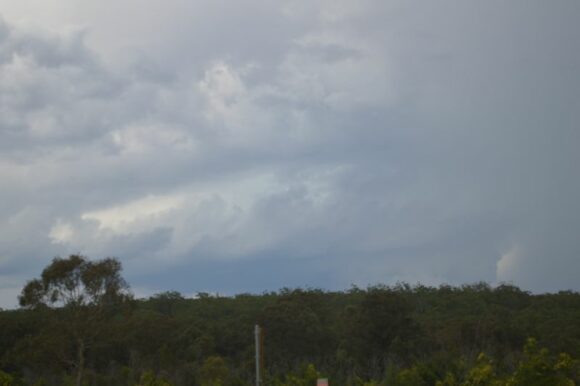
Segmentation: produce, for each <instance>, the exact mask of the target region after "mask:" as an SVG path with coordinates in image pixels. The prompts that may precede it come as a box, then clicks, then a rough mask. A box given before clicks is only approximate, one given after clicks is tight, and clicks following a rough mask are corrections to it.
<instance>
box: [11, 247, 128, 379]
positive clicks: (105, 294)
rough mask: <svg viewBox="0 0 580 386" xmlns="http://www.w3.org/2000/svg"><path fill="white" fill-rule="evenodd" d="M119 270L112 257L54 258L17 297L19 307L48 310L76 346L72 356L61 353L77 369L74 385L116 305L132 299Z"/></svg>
mask: <svg viewBox="0 0 580 386" xmlns="http://www.w3.org/2000/svg"><path fill="white" fill-rule="evenodd" d="M121 269H122V268H121V263H120V262H119V261H118V260H117V259H114V258H106V259H102V260H98V261H94V262H93V261H90V260H88V259H87V258H86V257H84V256H81V255H71V256H69V257H68V258H66V259H63V258H59V257H56V258H54V259H53V260H52V262H51V264H50V265H48V266H47V267H46V268H45V269H44V270H43V271H42V274H41V277H40V278H39V279H33V280H31V281H29V282H28V283H27V284H26V285H25V287H24V288H23V289H22V293H21V294H20V296H19V301H20V305H21V306H22V307H25V308H31V309H44V310H45V311H47V312H49V314H51V315H52V316H53V317H54V318H53V319H52V321H53V322H54V324H53V326H54V327H56V328H57V329H58V330H59V332H60V333H61V334H63V335H64V336H65V337H66V338H67V339H68V340H69V344H71V345H72V346H73V347H75V348H76V350H74V351H75V353H74V354H73V356H72V358H66V357H67V355H66V353H64V354H63V360H66V361H67V362H68V363H69V364H70V365H72V366H73V367H74V368H75V369H76V385H77V386H80V385H81V383H82V379H83V372H84V370H85V366H86V364H85V362H86V361H85V355H86V352H87V350H88V349H90V347H91V345H93V344H94V343H96V342H97V341H98V340H99V338H100V337H102V333H103V332H104V330H105V329H106V326H107V321H109V320H110V319H111V317H112V316H113V315H115V312H116V311H117V310H118V309H119V308H118V307H119V306H120V305H122V304H124V303H126V302H127V301H128V300H130V299H131V294H130V292H129V286H128V284H127V282H126V281H125V280H124V279H123V278H122V277H121Z"/></svg>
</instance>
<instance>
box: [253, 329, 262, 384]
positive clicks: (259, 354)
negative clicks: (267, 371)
mask: <svg viewBox="0 0 580 386" xmlns="http://www.w3.org/2000/svg"><path fill="white" fill-rule="evenodd" d="M261 335H262V333H261V331H260V326H259V325H257V324H256V325H255V326H254V344H255V345H256V386H260V385H261V384H262V374H261V373H260V372H261V368H260V367H261V364H262V352H261V349H262V336H261Z"/></svg>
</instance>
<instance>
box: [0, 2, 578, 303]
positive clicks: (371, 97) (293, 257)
mask: <svg viewBox="0 0 580 386" xmlns="http://www.w3.org/2000/svg"><path fill="white" fill-rule="evenodd" d="M46 3H47V4H51V7H49V8H50V9H44V8H43V7H44V5H39V4H37V3H35V2H33V1H31V0H30V1H19V2H16V1H12V0H0V6H1V7H0V9H2V12H3V14H4V15H3V18H2V19H1V20H0V181H1V184H2V189H1V190H0V279H1V280H0V305H1V306H11V305H14V303H15V294H16V293H18V290H19V289H20V288H21V287H22V285H23V283H24V281H25V280H27V279H30V278H32V277H34V276H36V275H38V272H39V271H40V269H41V268H42V267H43V266H44V265H46V264H47V262H48V261H50V259H51V258H52V257H53V256H55V255H66V254H68V253H72V252H81V253H84V254H87V255H88V256H90V257H93V258H99V257H104V256H108V255H113V256H118V257H119V258H120V259H121V260H122V261H123V263H124V266H125V270H126V276H127V277H128V278H129V280H130V282H131V283H132V285H133V286H134V288H136V291H137V292H138V293H142V294H147V293H151V292H153V291H157V290H166V289H178V290H181V291H184V292H186V293H191V292H194V291H201V290H206V291H218V292H225V293H231V292H240V291H262V290H269V289H276V288H279V287H281V286H295V285H311V286H323V287H326V288H344V287H346V286H348V285H349V284H351V283H356V284H360V285H365V284H368V283H375V282H379V281H380V282H388V283H390V282H394V281H397V280H406V281H410V282H416V281H421V282H424V283H427V284H436V283H442V282H449V283H462V282H472V281H477V280H486V281H490V282H498V281H511V282H514V283H515V284H518V285H521V286H523V287H524V288H526V289H530V290H534V291H552V290H558V289H568V288H571V289H576V290H578V289H580V287H579V286H578V284H577V280H576V276H577V275H576V274H577V273H578V272H580V255H579V254H580V241H579V240H580V238H578V237H577V233H578V229H580V220H579V218H580V216H579V215H580V204H579V203H578V197H580V179H579V178H578V172H577V166H576V165H578V164H579V161H580V156H578V154H579V152H578V151H577V147H578V144H580V129H579V127H578V124H579V122H580V119H579V118H580V78H579V77H578V76H577V74H578V70H579V69H580V52H579V51H578V50H577V42H578V41H579V39H580V28H579V27H578V26H577V23H576V20H575V15H578V12H579V11H580V5H578V3H577V2H574V1H561V2H557V3H550V4H548V3H545V2H541V1H514V2H510V3H509V4H507V3H505V2H500V1H489V2H485V3H480V2H461V3H459V2H453V1H447V2H438V3H437V4H434V3H430V2H424V3H413V4H411V3H408V2H405V1H389V2H383V1H370V0H369V1H360V2H356V4H355V3H353V2H350V1H348V2H347V1H344V2H343V1H332V2H328V1H322V0H320V1H310V2H307V1H286V2H281V3H273V2H266V1H259V0H244V1H243V2H241V3H236V5H234V6H232V5H231V3H226V2H222V1H195V2H192V1H184V0H183V1H182V0H172V1H169V2H164V3H163V4H161V3H159V4H157V3H154V2H152V3H150V4H147V5H143V4H142V3H141V2H138V1H136V0H126V1H122V2H113V1H99V2H97V1H87V2H84V3H83V6H82V7H80V6H79V5H78V4H76V3H75V2H74V1H72V0H66V1H64V0H63V1H59V2H58V3H57V2H51V1H49V2H46ZM43 4H44V3H43ZM57 5H58V6H57Z"/></svg>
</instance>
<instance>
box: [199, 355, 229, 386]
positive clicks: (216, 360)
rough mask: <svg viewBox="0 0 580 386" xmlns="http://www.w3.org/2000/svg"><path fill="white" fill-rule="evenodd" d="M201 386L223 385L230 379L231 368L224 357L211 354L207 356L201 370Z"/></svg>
mask: <svg viewBox="0 0 580 386" xmlns="http://www.w3.org/2000/svg"><path fill="white" fill-rule="evenodd" d="M199 373H200V375H199V380H200V382H201V386H223V385H225V384H226V382H227V381H228V379H229V375H230V374H229V370H228V367H227V366H226V363H225V361H224V360H223V358H221V357H219V356H211V357H209V358H207V359H206V360H205V361H204V362H203V365H202V366H201V369H200V371H199Z"/></svg>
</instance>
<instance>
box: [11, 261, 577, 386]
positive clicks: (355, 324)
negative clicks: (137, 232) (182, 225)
mask: <svg viewBox="0 0 580 386" xmlns="http://www.w3.org/2000/svg"><path fill="white" fill-rule="evenodd" d="M55 262H56V263H55ZM88 263H90V262H88V261H87V260H86V259H85V258H84V257H81V256H75V257H70V258H69V259H55V261H53V264H54V265H53V264H50V265H49V267H47V269H45V271H44V272H43V274H42V275H41V276H40V278H38V279H36V280H33V281H32V282H30V283H32V284H30V285H27V286H26V287H25V289H24V290H23V292H22V294H21V301H22V302H23V304H24V307H23V308H22V309H20V310H12V311H1V312H0V355H1V357H0V370H1V371H3V372H4V373H0V374H1V375H0V377H2V376H3V377H4V378H6V379H9V381H6V382H12V384H15V385H18V386H20V385H22V386H24V385H35V384H36V385H37V386H40V385H42V386H63V385H69V384H75V383H76V384H78V382H79V378H78V372H77V370H78V368H79V367H78V364H79V363H81V360H80V356H79V354H80V353H82V360H83V361H84V363H85V365H86V366H85V371H84V374H83V376H82V381H83V383H84V384H85V385H90V386H126V385H139V386H144V385H155V386H159V385H164V386H167V385H174V386H198V385H202V384H203V385H208V386H209V385H211V386H215V385H221V386H250V385H253V383H254V369H255V364H254V346H253V345H254V339H253V327H254V324H255V323H256V322H257V323H259V324H260V325H261V326H262V327H263V328H264V331H265V341H264V351H265V360H264V369H265V373H266V376H265V382H264V386H288V385H292V386H307V385H315V384H316V379H317V378H318V377H319V376H320V373H322V374H324V377H328V378H329V380H330V384H331V385H345V386H378V385H380V386H404V385H406V386H414V385H418V386H421V385H439V386H476V385H478V386H500V385H501V386H506V385H511V386H516V385H532V386H534V385H556V386H558V385H571V384H573V383H571V382H574V384H580V379H579V374H578V373H579V370H578V369H579V365H578V361H577V358H578V357H579V355H580V324H579V323H578V322H577V321H578V320H580V294H578V293H574V292H561V293H558V294H547V295H532V294H530V293H527V292H525V291H521V290H519V289H518V288H517V287H513V286H508V285H501V286H499V287H496V288H492V287H490V286H489V285H487V284H485V283H476V284H473V285H466V286H461V287H451V286H441V287H439V288H433V287H426V286H421V285H417V286H409V285H407V284H398V285H396V286H393V287H387V286H375V287H370V288H367V289H360V288H356V287H354V288H352V289H351V290H349V291H345V292H325V291H321V290H317V289H295V290H294V289H283V290H281V291H279V292H276V293H264V294H262V295H251V294H241V295H237V296H235V297H221V296H214V295H210V294H200V295H199V297H197V298H195V299H186V298H184V297H183V296H182V295H180V294H179V293H177V292H164V293H161V294H158V295H155V296H153V297H151V298H150V299H147V300H139V301H134V302H125V301H124V300H123V299H125V300H126V299H127V296H126V295H127V293H128V292H127V291H126V287H125V285H124V284H123V283H124V282H123V281H122V280H120V281H117V280H118V279H121V278H120V275H119V269H120V266H117V265H115V264H112V263H111V262H110V261H109V263H108V264H105V265H102V266H101V265H99V262H98V261H97V262H93V263H90V264H88ZM88 266H90V267H92V268H91V269H87V268H83V267H88ZM95 267H98V269H96V268H95ZM85 269H86V271H85ZM83 272H85V273H83ZM110 273H113V274H112V275H109V274H110ZM105 277H110V278H111V280H108V279H107V280H101V279H99V278H105ZM83 283H88V287H87V289H85V284H83ZM115 283H117V284H115ZM77 285H78V286H79V287H75V286H77ZM75 288H76V292H75V291H74V289H75ZM117 289H118V290H120V292H119V294H120V296H118V297H117V296H116V295H115V296H113V295H114V294H115V291H116V290H117ZM107 293H108V294H109V295H106V294H107ZM118 300H120V302H118ZM120 305H123V307H120ZM528 336H535V337H536V338H537V340H531V341H528V342H527V344H526V339H527V337H528ZM78 338H82V342H80V341H79V340H78ZM81 343H82V344H84V349H83V350H80V351H79V347H81V348H82V344H81ZM524 347H525V349H524ZM543 347H545V348H543ZM560 352H566V353H568V354H560V355H556V354H552V353H560ZM479 353H483V354H479ZM574 358H576V359H574ZM7 376H10V377H11V378H7ZM0 379H2V378H0ZM18 382H20V383H18ZM0 386H1V385H0Z"/></svg>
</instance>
